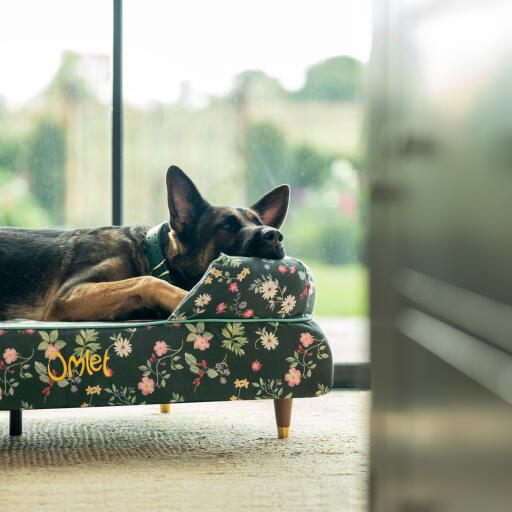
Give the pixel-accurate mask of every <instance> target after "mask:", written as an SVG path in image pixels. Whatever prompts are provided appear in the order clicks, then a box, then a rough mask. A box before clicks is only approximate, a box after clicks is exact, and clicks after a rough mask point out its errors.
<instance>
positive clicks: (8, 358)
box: [4, 348, 18, 364]
mask: <svg viewBox="0 0 512 512" xmlns="http://www.w3.org/2000/svg"><path fill="white" fill-rule="evenodd" d="M4 359H5V362H6V363H7V364H11V363H14V361H16V359H18V354H16V349H15V348H6V349H5V352H4Z"/></svg>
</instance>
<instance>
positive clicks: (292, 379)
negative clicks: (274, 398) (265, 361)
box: [284, 368, 300, 388]
mask: <svg viewBox="0 0 512 512" xmlns="http://www.w3.org/2000/svg"><path fill="white" fill-rule="evenodd" d="M284 380H286V381H287V382H288V385H289V386H290V387H291V388H293V386H297V385H298V384H300V371H299V370H297V368H290V370H289V372H288V373H287V374H286V375H285V376H284Z"/></svg>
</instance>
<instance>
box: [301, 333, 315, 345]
mask: <svg viewBox="0 0 512 512" xmlns="http://www.w3.org/2000/svg"><path fill="white" fill-rule="evenodd" d="M300 342H301V343H302V344H303V345H304V346H305V347H309V345H311V344H312V343H313V336H311V334H310V333H309V332H303V333H302V334H301V335H300Z"/></svg>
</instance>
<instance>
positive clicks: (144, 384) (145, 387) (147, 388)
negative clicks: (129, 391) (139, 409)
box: [137, 377, 155, 396]
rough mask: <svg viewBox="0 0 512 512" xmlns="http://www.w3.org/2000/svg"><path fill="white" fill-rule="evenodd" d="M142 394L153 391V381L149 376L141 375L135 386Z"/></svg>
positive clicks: (148, 393)
mask: <svg viewBox="0 0 512 512" xmlns="http://www.w3.org/2000/svg"><path fill="white" fill-rule="evenodd" d="M137 387H138V388H139V389H140V390H141V391H142V394H143V395H144V396H147V395H151V394H152V393H153V391H155V381H154V380H153V379H150V378H149V377H142V380H141V381H140V382H139V384H138V386H137Z"/></svg>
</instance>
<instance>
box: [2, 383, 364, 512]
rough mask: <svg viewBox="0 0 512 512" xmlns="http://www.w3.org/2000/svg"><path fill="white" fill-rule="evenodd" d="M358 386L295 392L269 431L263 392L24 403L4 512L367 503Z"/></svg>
mask: <svg viewBox="0 0 512 512" xmlns="http://www.w3.org/2000/svg"><path fill="white" fill-rule="evenodd" d="M369 409H370V393H369V392H365V391H333V392H331V393H329V394H328V395H326V396H323V397H319V398H307V399H300V400H295V401H294V405H293V415H292V429H291V433H290V438H288V439H281V440H280V439H277V438H276V433H275V424H274V417H273V416H274V414H273V404H272V401H264V402H221V403H203V404H176V405H172V406H171V414H170V415H163V414H160V413H159V408H158V406H136V407H108V408H97V409H67V410H49V411H25V412H24V434H23V436H22V437H20V438H10V437H9V436H8V435H7V425H8V413H6V412H0V482H1V487H2V496H1V498H0V503H1V508H2V510H6V511H9V512H10V511H13V512H23V511H31V512H32V511H38V510H41V511H47V510H48V511H49V510H51V511H52V512H58V511H66V512H80V511H94V510H103V511H109V510H115V511H119V510H122V511H131V510H145V511H152V510H155V511H156V510H158V511H166V510H172V511H181V510H183V511H197V510H209V511H217V510H219V511H222V512H230V511H233V512H235V511H236V512H240V511H247V512H250V511H258V510H265V511H270V512H272V511H299V510H300V511H301V512H308V511H322V512H324V511H330V510H333V511H334V510H336V511H340V510H346V511H349V512H358V511H364V510H367V484H368V464H367V458H368V415H369Z"/></svg>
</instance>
